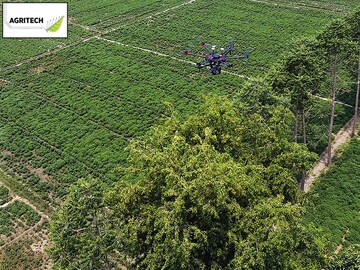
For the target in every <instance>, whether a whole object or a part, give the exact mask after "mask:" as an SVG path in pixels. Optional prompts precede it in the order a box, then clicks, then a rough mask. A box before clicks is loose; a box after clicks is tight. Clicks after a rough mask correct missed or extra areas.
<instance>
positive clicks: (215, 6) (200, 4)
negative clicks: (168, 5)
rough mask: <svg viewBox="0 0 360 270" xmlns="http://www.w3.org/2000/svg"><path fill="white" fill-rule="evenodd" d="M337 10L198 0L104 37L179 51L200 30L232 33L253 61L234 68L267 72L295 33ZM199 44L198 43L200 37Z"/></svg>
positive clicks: (306, 31) (316, 26) (212, 35)
mask: <svg viewBox="0 0 360 270" xmlns="http://www.w3.org/2000/svg"><path fill="white" fill-rule="evenodd" d="M336 16H338V15H337V14H334V13H327V12H319V11H317V10H308V9H301V8H300V9H293V8H289V7H286V6H274V5H267V4H264V3H258V2H253V1H248V0H246V1H196V2H194V3H192V4H191V5H187V6H184V7H182V8H181V9H178V10H176V11H169V12H168V13H166V14H162V15H161V16H154V17H149V18H148V19H146V20H140V21H136V22H133V23H132V24H130V25H128V26H125V27H122V28H121V29H119V30H117V31H114V32H112V33H110V34H108V35H107V36H106V37H107V38H109V39H114V40H117V41H120V42H123V43H127V44H131V45H137V46H140V47H145V48H149V49H153V50H156V51H159V52H162V53H167V54H171V55H175V56H176V54H177V53H179V52H181V51H182V50H184V48H185V47H186V46H187V45H194V44H193V43H194V42H192V38H193V37H194V36H196V35H202V38H203V39H204V40H205V41H206V42H209V43H215V44H216V45H218V46H220V45H222V46H224V45H227V44H228V42H229V39H230V38H233V39H234V42H235V46H237V48H238V49H246V48H247V47H252V48H253V49H254V51H253V54H252V55H251V59H250V64H249V65H246V66H244V65H240V64H238V65H236V66H237V68H235V69H234V71H235V72H237V73H245V74H247V75H254V74H262V73H264V72H265V71H266V70H267V69H268V67H270V66H271V65H272V64H273V63H274V62H275V61H276V60H277V59H278V58H279V56H280V55H281V53H282V52H283V51H284V50H286V48H287V46H288V45H289V44H290V43H291V42H292V40H293V39H296V38H300V37H304V36H309V35H315V34H316V33H317V32H319V31H320V30H321V29H322V28H323V27H324V26H325V25H326V24H327V23H328V22H329V21H330V20H331V19H333V18H335V17H336ZM195 45H196V46H197V47H200V46H199V43H197V44H195ZM194 61H196V60H194ZM238 62H240V63H241V61H238Z"/></svg>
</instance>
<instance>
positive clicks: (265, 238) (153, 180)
mask: <svg viewBox="0 0 360 270" xmlns="http://www.w3.org/2000/svg"><path fill="white" fill-rule="evenodd" d="M288 118H290V119H291V114H290V113H289V111H287V110H286V109H284V108H276V109H274V110H273V111H272V112H271V116H270V118H269V119H268V120H267V121H265V120H264V118H263V117H261V116H260V115H259V114H256V113H255V114H253V115H248V114H247V115H243V114H242V113H241V111H240V110H239V108H238V107H237V106H236V105H235V104H234V102H232V101H230V100H228V99H226V98H222V97H221V98H220V97H211V98H208V99H207V100H206V102H205V104H204V105H203V106H202V108H201V110H200V112H199V113H198V114H196V115H193V116H191V117H189V118H188V119H187V120H185V121H181V120H180V119H179V118H178V117H176V116H175V115H173V116H172V117H171V118H170V119H168V120H166V121H165V123H164V124H163V125H160V126H158V127H156V128H154V129H153V130H152V132H151V134H150V136H149V137H148V138H147V139H145V140H143V141H133V143H132V144H131V146H130V148H131V153H132V155H131V164H132V166H131V167H130V168H129V169H128V173H130V174H134V178H137V179H138V180H137V182H136V183H129V181H128V179H125V180H123V181H120V182H119V183H118V185H117V188H115V189H113V190H112V191H111V192H110V193H109V194H108V198H109V204H110V205H113V206H114V207H113V215H114V217H113V219H115V220H118V223H116V224H118V225H115V227H116V229H115V231H116V233H115V235H116V239H117V244H116V245H117V247H118V250H119V253H121V254H123V255H124V257H127V258H131V263H132V266H133V267H135V266H136V267H138V268H139V269H296V267H298V266H301V265H303V266H305V265H307V266H309V267H311V265H316V262H315V263H314V264H313V262H311V260H310V258H309V256H307V255H309V254H316V256H315V257H316V258H317V259H319V258H321V256H320V257H319V256H317V255H319V254H318V249H317V248H318V246H317V245H316V244H314V240H313V239H312V238H311V237H310V236H309V234H308V233H307V232H306V231H305V230H303V228H302V226H301V225H300V223H299V217H300V213H301V211H302V210H301V206H300V204H299V203H298V197H297V194H298V183H297V181H296V179H295V175H296V174H297V173H298V172H299V171H301V170H302V169H304V168H307V167H308V166H309V165H310V164H311V162H312V161H313V158H314V157H313V155H312V154H310V153H309V152H308V151H307V150H306V148H305V147H304V146H301V145H298V144H295V143H292V142H289V141H288V137H289V136H288V134H287V132H286V131H289V128H288V126H287V123H286V122H287V119H288ZM304 254H306V255H305V256H302V255H304ZM307 260H308V261H307Z"/></svg>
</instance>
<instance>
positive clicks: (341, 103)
mask: <svg viewBox="0 0 360 270" xmlns="http://www.w3.org/2000/svg"><path fill="white" fill-rule="evenodd" d="M314 97H316V98H319V99H322V100H325V101H331V99H330V98H324V97H321V96H317V95H315V96H314ZM335 103H336V104H340V105H344V106H345V107H349V108H354V106H352V105H350V104H346V103H344V102H341V101H337V100H335Z"/></svg>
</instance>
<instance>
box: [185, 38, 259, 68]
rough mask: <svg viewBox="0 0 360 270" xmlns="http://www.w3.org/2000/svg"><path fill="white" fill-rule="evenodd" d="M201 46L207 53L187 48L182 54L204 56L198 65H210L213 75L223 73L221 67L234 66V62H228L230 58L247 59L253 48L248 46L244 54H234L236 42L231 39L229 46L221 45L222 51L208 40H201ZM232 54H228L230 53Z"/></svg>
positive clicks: (201, 66) (199, 66)
mask: <svg viewBox="0 0 360 270" xmlns="http://www.w3.org/2000/svg"><path fill="white" fill-rule="evenodd" d="M200 46H201V47H203V48H204V49H205V50H206V52H207V54H204V55H203V54H198V53H192V52H191V49H192V48H188V49H185V50H184V51H183V52H182V53H181V54H183V55H185V56H194V57H200V58H203V59H204V60H205V61H203V62H197V63H196V67H197V68H199V69H201V68H203V67H209V71H210V72H211V74H212V75H218V74H220V73H221V67H223V66H225V67H229V68H230V67H232V66H233V64H231V63H228V62H227V60H228V59H244V60H245V61H247V60H248V59H249V55H250V52H251V50H252V49H251V48H248V49H247V50H246V51H245V52H244V53H243V54H242V55H232V54H233V53H235V50H234V42H233V41H232V40H231V41H230V45H229V47H228V48H224V47H221V48H220V52H216V51H215V50H216V46H215V45H211V44H209V43H206V42H201V43H200ZM229 54H230V55H231V56H228V55H229Z"/></svg>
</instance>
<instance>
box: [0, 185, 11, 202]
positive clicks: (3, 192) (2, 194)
mask: <svg viewBox="0 0 360 270" xmlns="http://www.w3.org/2000/svg"><path fill="white" fill-rule="evenodd" d="M10 200H11V196H10V194H9V190H8V189H7V188H6V187H4V186H0V205H3V204H4V203H7V202H8V201H10Z"/></svg>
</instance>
